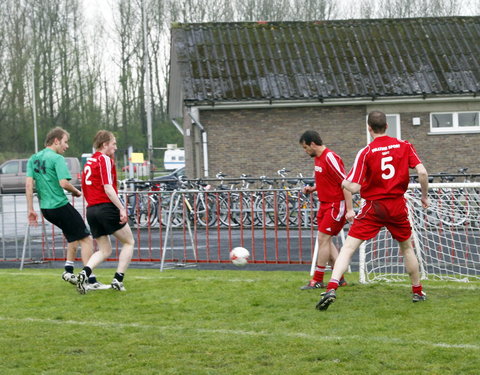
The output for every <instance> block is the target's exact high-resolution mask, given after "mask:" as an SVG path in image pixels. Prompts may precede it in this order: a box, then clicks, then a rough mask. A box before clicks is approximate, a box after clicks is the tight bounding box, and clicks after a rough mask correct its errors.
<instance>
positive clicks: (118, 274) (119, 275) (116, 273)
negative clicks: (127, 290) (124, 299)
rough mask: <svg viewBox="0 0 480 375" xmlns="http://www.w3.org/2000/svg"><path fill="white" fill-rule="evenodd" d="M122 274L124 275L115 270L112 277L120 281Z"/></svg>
mask: <svg viewBox="0 0 480 375" xmlns="http://www.w3.org/2000/svg"><path fill="white" fill-rule="evenodd" d="M124 276H125V274H124V273H118V272H115V276H113V278H114V279H117V280H118V281H120V282H122V281H123V277H124Z"/></svg>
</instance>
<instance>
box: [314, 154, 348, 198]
mask: <svg viewBox="0 0 480 375" xmlns="http://www.w3.org/2000/svg"><path fill="white" fill-rule="evenodd" d="M344 179H345V166H344V165H343V161H342V159H341V158H340V156H338V155H337V154H336V153H334V152H333V151H331V150H329V149H328V148H326V149H325V150H323V152H322V154H321V155H320V156H316V157H315V186H316V188H317V195H318V200H319V201H320V202H338V201H343V200H345V196H344V195H343V189H342V181H343V180H344Z"/></svg>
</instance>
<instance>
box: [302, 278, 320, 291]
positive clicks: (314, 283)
mask: <svg viewBox="0 0 480 375" xmlns="http://www.w3.org/2000/svg"><path fill="white" fill-rule="evenodd" d="M323 288H325V284H324V283H322V282H321V281H315V280H310V282H309V283H308V284H307V285H304V286H302V287H300V289H301V290H308V289H323Z"/></svg>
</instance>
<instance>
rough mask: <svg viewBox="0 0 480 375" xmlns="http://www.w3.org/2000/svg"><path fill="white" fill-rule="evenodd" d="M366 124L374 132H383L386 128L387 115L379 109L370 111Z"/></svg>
mask: <svg viewBox="0 0 480 375" xmlns="http://www.w3.org/2000/svg"><path fill="white" fill-rule="evenodd" d="M368 125H369V126H370V127H371V128H372V130H373V132H374V133H375V134H382V133H385V130H386V128H387V116H385V113H383V112H380V111H372V112H370V113H369V114H368Z"/></svg>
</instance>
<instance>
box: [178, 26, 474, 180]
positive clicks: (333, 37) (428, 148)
mask: <svg viewBox="0 0 480 375" xmlns="http://www.w3.org/2000/svg"><path fill="white" fill-rule="evenodd" d="M479 40H480V17H442V18H415V19H379V20H343V21H319V22H276V23H265V22H261V23H206V24H176V25H173V26H172V43H171V46H172V47H171V48H172V50H171V72H170V87H169V113H170V116H171V117H172V118H174V119H176V120H177V121H182V123H183V127H184V137H185V151H186V166H187V175H188V176H191V177H202V176H207V175H208V176H210V177H213V176H215V173H217V172H218V171H223V172H224V173H226V174H228V175H230V176H235V177H237V176H239V175H240V174H241V173H247V174H250V175H254V176H260V175H269V176H273V175H275V171H276V170H278V169H280V168H282V167H285V168H287V169H289V170H291V171H292V172H291V175H295V174H297V173H303V174H304V175H309V174H311V172H312V161H311V160H310V158H309V157H308V156H306V155H305V153H304V152H303V150H302V149H301V147H300V146H299V144H298V138H299V137H300V135H301V134H302V133H303V131H305V130H309V129H315V130H317V131H319V132H320V134H321V136H322V138H323V140H324V143H325V144H326V145H327V146H328V147H330V148H332V149H333V150H335V151H336V152H337V153H338V154H340V155H341V156H342V157H343V159H344V161H345V164H346V167H347V169H348V168H349V166H350V165H351V164H352V162H353V160H354V157H355V155H356V152H357V151H358V150H359V149H360V148H361V147H363V146H365V145H366V144H367V143H368V141H369V140H368V138H367V137H368V136H367V130H366V115H367V114H368V112H370V111H371V110H373V109H378V110H382V111H383V112H385V113H387V115H388V122H389V134H390V135H393V136H397V137H399V138H402V139H406V140H408V141H410V142H412V143H413V144H414V145H415V146H416V148H417V151H418V153H419V154H420V157H421V158H422V160H423V162H424V164H425V165H426V167H427V169H428V170H429V172H430V173H439V172H441V171H447V172H457V170H458V168H461V167H468V168H469V171H470V172H472V173H480V166H479V163H478V156H479V151H478V150H479V149H480V120H479V117H480V97H479V96H478V94H479V93H480V43H479V42H478V41H479Z"/></svg>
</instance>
